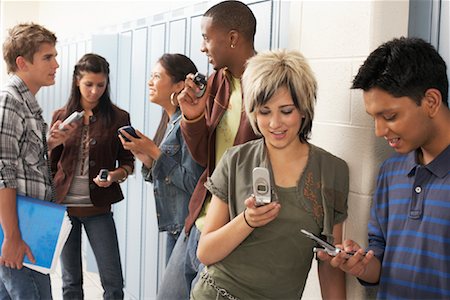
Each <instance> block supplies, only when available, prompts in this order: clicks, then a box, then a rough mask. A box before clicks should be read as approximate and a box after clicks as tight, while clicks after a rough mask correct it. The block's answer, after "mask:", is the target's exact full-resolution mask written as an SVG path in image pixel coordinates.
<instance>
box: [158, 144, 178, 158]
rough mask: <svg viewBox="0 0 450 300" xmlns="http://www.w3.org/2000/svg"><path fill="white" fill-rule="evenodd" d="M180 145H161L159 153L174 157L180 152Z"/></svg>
mask: <svg viewBox="0 0 450 300" xmlns="http://www.w3.org/2000/svg"><path fill="white" fill-rule="evenodd" d="M180 148H181V146H180V145H161V151H162V152H164V153H165V154H167V155H169V156H174V155H176V154H177V153H178V152H179V151H180Z"/></svg>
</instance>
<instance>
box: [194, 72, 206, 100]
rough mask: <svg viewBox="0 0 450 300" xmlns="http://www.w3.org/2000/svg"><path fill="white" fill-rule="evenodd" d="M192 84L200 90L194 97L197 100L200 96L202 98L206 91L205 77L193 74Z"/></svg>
mask: <svg viewBox="0 0 450 300" xmlns="http://www.w3.org/2000/svg"><path fill="white" fill-rule="evenodd" d="M194 83H195V84H196V85H197V86H198V88H199V89H200V91H199V92H198V93H197V94H195V96H196V97H197V98H200V97H201V96H203V94H204V93H205V91H206V76H205V75H203V74H202V73H199V72H197V73H195V75H194Z"/></svg>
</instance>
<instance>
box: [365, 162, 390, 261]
mask: <svg viewBox="0 0 450 300" xmlns="http://www.w3.org/2000/svg"><path fill="white" fill-rule="evenodd" d="M386 178H387V176H384V171H383V167H382V168H381V170H380V173H379V175H378V180H377V187H376V190H375V193H374V195H373V205H372V208H371V211H370V219H369V224H368V236H369V247H368V249H367V251H369V250H373V252H374V254H375V257H377V258H378V259H379V260H380V262H382V261H383V257H384V249H385V247H386V240H385V238H384V232H385V228H384V227H385V226H384V223H383V222H382V220H387V217H388V210H387V205H386V203H388V198H387V193H383V191H385V190H386V187H387V186H388V183H387V181H386V180H387V179H386Z"/></svg>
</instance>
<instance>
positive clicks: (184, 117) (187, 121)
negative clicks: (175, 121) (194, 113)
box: [181, 111, 205, 123]
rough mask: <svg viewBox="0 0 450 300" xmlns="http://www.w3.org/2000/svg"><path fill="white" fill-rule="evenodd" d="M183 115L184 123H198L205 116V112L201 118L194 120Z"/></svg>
mask: <svg viewBox="0 0 450 300" xmlns="http://www.w3.org/2000/svg"><path fill="white" fill-rule="evenodd" d="M181 115H182V118H183V121H184V122H186V123H196V122H198V121H200V120H201V119H202V118H203V117H204V116H205V111H203V112H202V114H201V115H200V116H198V117H197V118H195V119H192V120H190V119H188V118H186V116H185V115H184V114H181Z"/></svg>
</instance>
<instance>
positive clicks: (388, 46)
mask: <svg viewBox="0 0 450 300" xmlns="http://www.w3.org/2000/svg"><path fill="white" fill-rule="evenodd" d="M374 87H376V88H380V89H382V90H384V91H386V92H388V93H389V94H391V95H392V96H394V97H405V96H406V97H409V98H411V99H413V100H414V101H415V102H416V103H417V105H420V104H421V101H422V99H423V97H424V96H425V92H426V91H427V90H428V89H430V88H435V89H437V90H439V91H440V93H441V95H442V102H443V103H444V104H445V105H446V106H447V107H448V78H447V67H446V65H445V61H444V60H443V59H442V57H441V56H440V55H439V53H438V52H437V51H436V49H435V48H434V47H433V46H432V45H431V44H429V43H427V42H425V41H424V40H422V39H419V38H405V37H401V38H395V39H393V40H391V41H388V42H386V43H384V44H382V45H381V46H379V47H378V48H377V49H375V50H374V51H373V52H372V53H371V54H370V55H369V57H368V58H367V59H366V61H365V62H364V64H363V65H362V66H361V67H360V68H359V71H358V74H357V75H356V76H355V78H354V80H353V85H352V89H362V90H364V91H368V90H370V89H371V88H374Z"/></svg>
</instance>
